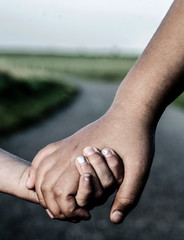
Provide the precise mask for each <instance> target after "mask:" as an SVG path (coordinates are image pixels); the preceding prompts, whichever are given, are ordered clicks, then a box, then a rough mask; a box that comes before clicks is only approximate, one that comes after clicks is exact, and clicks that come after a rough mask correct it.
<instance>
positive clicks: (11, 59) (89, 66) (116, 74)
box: [0, 54, 184, 133]
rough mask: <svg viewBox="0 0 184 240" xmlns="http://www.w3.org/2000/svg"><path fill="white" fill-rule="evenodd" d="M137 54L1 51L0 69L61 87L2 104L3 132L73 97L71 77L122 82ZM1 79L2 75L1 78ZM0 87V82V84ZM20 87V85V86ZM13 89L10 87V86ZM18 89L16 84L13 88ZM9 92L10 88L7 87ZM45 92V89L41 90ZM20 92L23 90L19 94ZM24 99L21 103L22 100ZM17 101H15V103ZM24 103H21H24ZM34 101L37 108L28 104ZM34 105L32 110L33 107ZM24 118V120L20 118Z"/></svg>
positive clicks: (0, 124)
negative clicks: (69, 81)
mask: <svg viewBox="0 0 184 240" xmlns="http://www.w3.org/2000/svg"><path fill="white" fill-rule="evenodd" d="M137 58H138V57H136V56H132V57H128V56H124V57H121V56H113V55H111V56H82V55H43V54H42V55H31V54H30V55H28V54H0V73H3V72H5V73H8V74H10V75H11V76H12V78H13V79H14V80H19V82H20V80H24V82H25V81H29V82H30V81H33V82H35V80H36V81H39V80H40V81H45V80H46V81H49V82H53V83H54V84H56V82H59V83H61V84H62V85H60V87H59V88H58V87H57V86H56V87H55V88H53V90H52V92H50V95H49V94H47V93H48V91H47V90H48V88H47V90H45V94H41V95H40V94H39V95H40V97H39V99H38V98H35V99H34V100H33V99H28V98H27V97H26V96H22V101H19V107H16V104H15V103H16V102H17V101H18V100H16V98H15V100H14V101H12V102H11V109H16V111H15V113H14V114H13V111H11V113H10V111H7V109H10V107H7V106H10V100H11V99H9V100H6V103H5V102H4V105H3V106H4V107H3V106H2V103H3V101H2V100H1V104H0V118H1V120H0V132H1V133H2V132H3V131H5V132H6V131H7V129H10V130H11V129H14V127H15V126H16V127H17V126H20V125H21V126H22V123H23V122H24V123H27V122H30V121H31V122H32V121H33V119H37V118H41V117H43V116H44V113H45V112H49V109H53V108H54V106H57V105H58V104H59V103H60V104H65V103H66V102H67V101H69V100H71V99H72V98H73V96H74V95H75V93H76V89H74V87H71V86H69V85H68V83H67V81H68V80H67V79H68V77H72V78H73V79H74V81H76V82H77V81H78V79H80V80H84V81H86V80H87V81H105V82H121V81H122V80H123V78H124V77H125V76H126V74H127V72H128V71H129V70H130V68H131V67H132V66H133V64H134V63H135V61H136V60H137ZM0 81H1V79H0ZM63 82H65V84H63ZM0 87H1V85H0ZM17 89H18V88H17ZM9 91H10V90H9ZM14 91H15V88H14ZM7 92H8V90H7ZM42 92H43V91H42ZM20 96H21V94H20ZM21 102H22V103H21ZM12 103H14V105H12ZM20 103H21V104H22V105H21V104H20ZM174 103H175V104H176V105H177V106H179V107H182V108H184V95H183V94H182V95H181V96H180V97H179V98H178V99H177V100H176V101H175V102H174ZM33 104H34V106H35V107H34V108H31V107H29V106H31V105H33ZM30 109H31V110H30ZM21 119H22V120H21Z"/></svg>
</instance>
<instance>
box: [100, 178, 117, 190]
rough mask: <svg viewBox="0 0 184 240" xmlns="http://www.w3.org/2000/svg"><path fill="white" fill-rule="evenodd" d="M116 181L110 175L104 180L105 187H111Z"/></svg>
mask: <svg viewBox="0 0 184 240" xmlns="http://www.w3.org/2000/svg"><path fill="white" fill-rule="evenodd" d="M114 183H115V181H114V178H113V177H108V178H107V179H106V180H105V181H104V182H103V187H104V188H110V187H112V185H114Z"/></svg>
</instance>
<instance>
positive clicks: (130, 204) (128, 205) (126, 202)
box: [119, 198, 136, 212]
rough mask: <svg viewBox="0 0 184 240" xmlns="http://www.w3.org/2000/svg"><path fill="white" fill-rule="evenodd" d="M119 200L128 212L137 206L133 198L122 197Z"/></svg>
mask: <svg viewBox="0 0 184 240" xmlns="http://www.w3.org/2000/svg"><path fill="white" fill-rule="evenodd" d="M119 202H120V207H121V209H123V210H124V211H127V212H129V211H130V210H132V209H133V208H135V207H136V201H135V200H134V199H131V198H120V199H119Z"/></svg>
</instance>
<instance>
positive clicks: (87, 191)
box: [75, 173, 93, 207]
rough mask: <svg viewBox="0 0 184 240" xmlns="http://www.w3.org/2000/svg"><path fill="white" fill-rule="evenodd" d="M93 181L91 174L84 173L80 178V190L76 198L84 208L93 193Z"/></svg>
mask: <svg viewBox="0 0 184 240" xmlns="http://www.w3.org/2000/svg"><path fill="white" fill-rule="evenodd" d="M91 180H92V179H91V175H90V174H89V173H84V174H83V175H81V177H80V181H79V188H78V191H77V195H76V196H75V199H76V202H77V204H78V206H80V207H84V206H86V205H87V204H88V203H89V200H90V198H91V195H92V192H93V186H92V182H91Z"/></svg>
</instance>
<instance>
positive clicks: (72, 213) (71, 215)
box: [65, 206, 75, 218]
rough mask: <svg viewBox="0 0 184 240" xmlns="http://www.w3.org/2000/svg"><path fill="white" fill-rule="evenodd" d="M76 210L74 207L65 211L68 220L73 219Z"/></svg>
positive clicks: (69, 207)
mask: <svg viewBox="0 0 184 240" xmlns="http://www.w3.org/2000/svg"><path fill="white" fill-rule="evenodd" d="M74 210H75V207H74V206H68V208H67V210H66V211H65V216H66V217H68V218H71V217H73V215H74Z"/></svg>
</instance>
